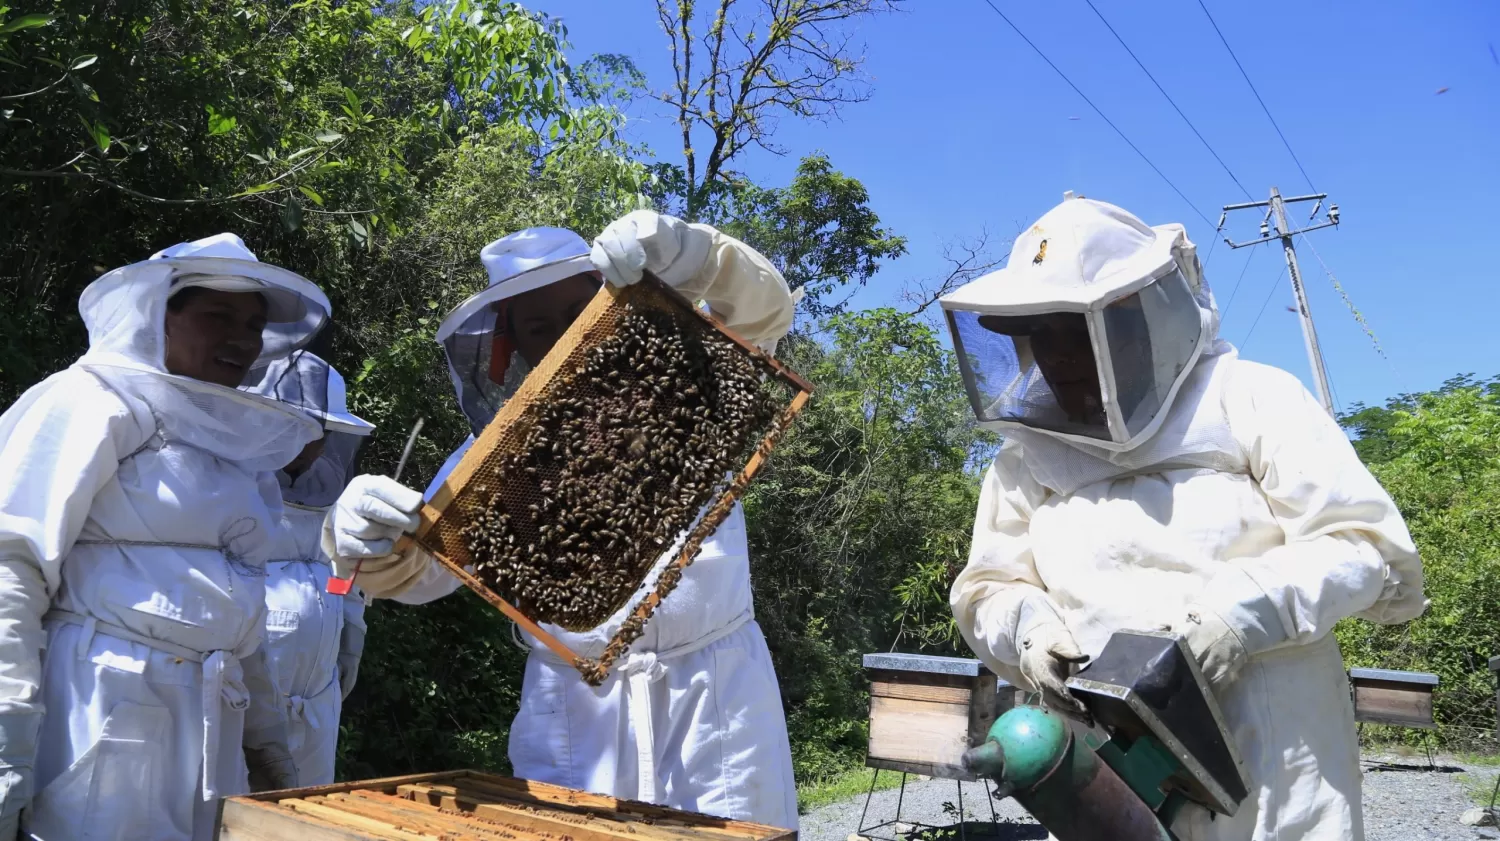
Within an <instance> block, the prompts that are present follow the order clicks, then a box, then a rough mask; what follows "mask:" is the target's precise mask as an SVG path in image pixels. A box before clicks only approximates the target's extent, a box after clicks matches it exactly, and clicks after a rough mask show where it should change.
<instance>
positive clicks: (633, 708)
mask: <svg viewBox="0 0 1500 841" xmlns="http://www.w3.org/2000/svg"><path fill="white" fill-rule="evenodd" d="M754 618H755V613H754V611H753V610H746V611H745V612H743V613H741V614H740V615H739V616H736V617H735V618H734V619H733V620H732V621H730V622H729V624H727V625H724V626H722V627H720V628H719V629H718V630H715V631H713V632H711V633H708V634H706V635H704V636H702V637H699V638H698V639H696V640H693V641H692V642H689V643H686V644H684V645H679V646H677V647H676V648H669V649H667V650H666V651H632V652H631V653H629V654H627V655H626V656H625V659H624V660H622V661H620V663H619V666H618V671H619V673H620V674H621V675H623V676H624V677H625V707H626V709H627V710H629V712H630V726H631V728H632V729H633V730H635V761H636V775H635V776H636V787H637V788H636V799H637V800H639V801H641V802H642V803H656V802H657V787H658V783H657V779H656V734H655V731H654V729H653V727H652V723H651V707H652V704H651V684H653V683H655V682H656V681H658V680H661V679H662V678H663V677H664V676H666V674H667V666H666V663H664V662H663V661H664V660H674V659H676V658H678V657H683V656H686V655H688V654H692V653H693V652H695V651H702V650H703V649H705V648H707V647H709V646H710V645H713V644H714V643H716V642H718V641H719V640H721V639H723V638H725V637H727V636H729V635H730V634H732V633H734V632H735V631H738V630H739V629H741V628H743V627H745V625H747V624H749V622H750V620H751V619H754ZM531 656H533V657H540V658H542V659H543V660H545V661H547V662H549V663H552V664H555V665H562V666H568V665H569V664H567V663H566V662H564V661H563V659H562V658H561V657H558V656H557V655H556V654H554V653H552V652H551V651H550V650H548V649H546V648H543V647H540V646H534V647H532V649H531ZM570 668H571V666H570Z"/></svg>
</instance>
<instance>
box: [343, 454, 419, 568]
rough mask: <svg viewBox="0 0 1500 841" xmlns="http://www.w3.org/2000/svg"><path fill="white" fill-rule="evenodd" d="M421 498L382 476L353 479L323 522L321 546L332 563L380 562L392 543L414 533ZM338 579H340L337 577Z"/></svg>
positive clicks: (417, 493) (392, 545)
mask: <svg viewBox="0 0 1500 841" xmlns="http://www.w3.org/2000/svg"><path fill="white" fill-rule="evenodd" d="M421 507H422V494H421V493H419V492H417V491H414V490H412V489H411V488H408V487H406V486H405V485H402V484H400V483H399V482H397V481H395V480H394V479H387V478H386V477H384V476H369V475H366V476H356V477H354V481H352V482H350V483H349V487H347V488H345V489H344V492H343V493H342V494H339V499H338V502H335V503H334V505H333V510H332V511H330V512H328V517H327V518H326V519H325V520H324V521H323V539H324V541H325V543H326V541H328V540H329V539H330V537H331V539H332V541H333V546H331V547H329V546H326V545H325V546H324V547H323V548H324V549H325V550H327V552H328V556H329V557H330V558H333V559H334V561H335V563H337V562H338V561H341V560H345V559H348V558H382V557H385V556H386V555H389V554H391V553H392V552H394V551H395V546H396V539H397V538H398V537H400V536H401V535H402V534H404V533H405V532H409V531H415V530H416V528H417V524H418V522H419V520H418V518H417V511H418V510H419V509H420V508H421ZM340 577H342V576H340Z"/></svg>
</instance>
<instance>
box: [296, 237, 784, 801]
mask: <svg viewBox="0 0 1500 841" xmlns="http://www.w3.org/2000/svg"><path fill="white" fill-rule="evenodd" d="M480 259H481V261H482V262H483V263H484V266H485V269H486V270H487V271H488V272H489V276H490V285H489V288H488V289H486V290H484V291H483V292H480V293H479V294H477V295H475V296H473V297H472V298H470V299H468V300H467V301H465V302H464V303H462V304H460V305H459V306H458V307H457V308H456V309H455V310H454V311H453V312H452V314H450V315H449V316H448V317H447V318H446V319H445V320H444V321H443V324H442V326H441V327H439V328H438V339H439V341H441V342H442V344H443V348H444V350H445V351H446V353H447V357H448V364H449V369H450V372H451V374H452V376H453V384H454V387H455V389H456V390H457V392H458V399H459V404H460V405H461V406H462V407H463V410H464V412H465V414H466V415H468V418H469V421H470V423H471V424H472V426H473V430H474V432H475V433H476V434H477V433H479V432H480V431H481V430H482V429H483V428H484V427H485V425H486V424H488V423H489V421H490V419H491V418H493V417H494V415H495V413H496V411H498V410H499V408H500V406H501V405H502V404H503V403H504V402H505V400H506V399H508V398H509V397H510V395H511V394H513V393H514V392H515V390H516V388H517V387H518V386H519V385H520V383H521V381H522V380H523V379H524V378H525V375H526V373H527V372H528V371H529V370H530V369H531V368H532V367H533V366H535V365H536V364H537V363H539V362H540V361H541V359H542V357H544V356H545V355H546V353H547V351H548V350H550V349H551V347H552V345H553V344H554V343H556V342H557V340H558V339H559V338H560V337H561V336H562V334H563V333H564V332H566V331H567V329H568V327H569V325H571V324H572V323H573V320H574V319H576V318H577V317H578V315H579V314H580V313H581V312H582V311H583V309H584V307H585V306H587V304H588V302H589V300H590V299H591V298H592V297H593V296H594V294H595V293H596V292H597V291H598V289H599V285H600V283H601V281H600V276H601V275H602V276H603V278H604V279H605V280H607V281H608V282H610V283H613V284H616V285H619V286H624V285H628V284H631V283H635V282H637V281H639V280H640V279H641V272H642V270H647V271H650V272H651V273H653V274H654V275H656V276H657V277H659V278H661V279H662V280H663V281H665V282H666V283H668V284H670V285H671V286H674V287H676V288H677V289H678V290H679V291H680V292H682V293H683V294H685V295H687V296H688V297H689V298H690V299H694V300H697V299H702V300H703V301H705V302H706V303H707V304H708V305H709V308H710V309H711V310H712V311H713V312H714V313H715V314H717V315H718V316H719V317H720V318H721V319H723V320H724V321H725V323H727V324H728V325H729V327H731V328H732V329H734V330H735V331H737V332H738V333H739V334H740V335H741V336H743V337H744V338H746V339H747V340H748V341H751V342H754V343H755V344H757V345H760V346H761V347H763V348H765V349H767V350H773V349H774V348H775V345H776V342H777V340H779V339H780V338H782V337H783V336H785V335H786V333H787V331H788V330H789V329H790V328H791V323H792V307H793V302H792V297H791V295H789V294H788V292H787V287H786V281H784V280H783V279H782V277H781V274H780V273H779V272H778V271H777V270H776V269H775V268H774V267H773V266H772V265H771V264H770V263H769V262H768V261H767V260H766V259H765V258H764V257H763V256H761V255H760V254H758V253H756V252H755V251H754V250H752V249H751V248H749V247H748V246H746V245H745V244H744V243H741V242H739V241H738V240H735V239H733V238H732V237H729V236H726V235H724V234H722V233H720V232H719V231H717V230H715V229H713V228H711V227H708V226H706V225H696V224H688V223H685V222H682V221H681V220H678V219H675V218H673V217H670V216H663V215H660V214H657V213H653V212H650V211H636V212H634V213H631V214H630V215H628V216H626V217H624V218H623V219H620V220H619V221H617V222H615V223H614V224H612V225H610V226H609V227H608V228H607V229H606V230H605V231H604V233H603V234H601V235H600V236H599V238H598V239H597V240H596V241H595V242H594V246H593V249H592V251H591V250H590V248H589V247H588V245H587V244H586V243H585V242H584V241H583V239H582V238H580V237H579V236H578V235H577V234H575V233H573V232H571V231H566V230H561V229H557V228H531V229H529V230H525V231H520V232H518V233H515V234H512V235H510V236H508V237H504V238H502V239H500V240H497V241H495V242H493V243H491V244H490V245H488V246H486V247H485V249H484V251H483V252H482V254H481V255H480ZM473 440H474V439H473V438H472V437H471V438H470V439H469V441H468V442H466V443H465V445H464V446H463V447H461V448H459V450H458V451H457V452H455V453H454V454H453V455H452V457H450V458H449V459H448V462H447V464H445V465H444V466H443V470H442V472H441V473H439V475H438V477H437V479H435V480H434V482H433V485H432V487H430V488H429V489H428V495H429V496H430V495H431V494H432V493H433V492H434V491H435V490H436V488H437V487H438V485H440V484H441V482H442V480H443V479H444V478H445V477H446V476H447V474H448V472H449V471H451V470H452V469H453V467H454V466H455V465H457V463H458V461H459V459H460V458H461V457H462V456H463V453H464V452H465V451H466V450H467V449H468V446H469V444H471V443H472V442H473ZM421 501H422V499H421V496H420V495H418V494H416V493H415V492H412V491H408V490H405V489H402V488H400V487H399V486H397V485H395V484H394V483H391V482H389V480H380V479H378V478H377V477H360V479H357V480H355V483H354V484H353V485H351V486H350V489H349V491H348V492H346V493H345V495H344V496H343V498H342V499H341V500H340V502H339V504H338V505H337V506H336V507H335V509H334V513H333V514H332V515H330V517H329V520H328V522H327V526H326V533H325V535H326V536H325V543H324V545H325V547H326V548H328V549H329V550H330V552H331V554H334V555H335V556H336V557H335V565H336V566H337V567H339V568H340V569H341V570H343V571H344V572H342V573H341V574H347V571H348V570H350V569H352V568H353V563H354V561H355V559H357V558H359V557H365V558H366V560H365V561H364V565H363V567H362V569H361V572H360V574H359V579H358V580H359V584H360V585H361V586H363V587H365V589H366V590H367V591H368V592H369V593H370V594H371V595H373V596H376V597H382V596H384V597H395V598H397V599H398V600H399V601H405V602H412V603H419V602H424V601H430V600H431V599H434V598H437V597H439V596H441V595H443V594H445V593H448V592H451V591H452V590H454V589H455V588H456V587H457V586H458V583H457V580H456V579H454V578H453V577H452V576H451V575H448V574H447V573H445V572H444V571H443V570H442V568H441V567H439V566H438V565H437V564H436V563H434V562H432V561H430V560H429V559H428V558H427V557H425V556H424V555H423V553H421V551H420V550H411V551H409V552H407V553H406V554H405V555H401V556H397V555H392V554H390V553H391V548H392V541H393V540H394V539H395V538H396V537H398V536H399V535H400V533H401V531H402V530H403V529H408V530H409V529H411V528H414V527H415V524H416V520H415V517H414V516H413V515H412V513H411V512H414V511H415V510H416V509H417V507H418V506H419V505H420V503H421ZM674 554H675V553H674V552H668V553H666V554H665V555H663V556H662V559H661V560H660V561H659V562H658V564H657V568H658V569H660V567H661V566H662V565H664V564H665V563H666V562H667V561H668V560H669V559H671V557H672V556H673V555H674ZM655 578H656V576H655V574H654V573H653V574H651V575H649V576H648V577H647V583H646V585H644V586H643V588H642V591H641V592H642V593H644V592H645V591H646V589H648V588H649V587H650V586H651V584H653V583H654V581H655ZM638 595H639V594H638ZM631 604H632V605H633V604H634V600H632V602H631ZM627 609H628V608H626V609H622V610H621V611H620V612H619V613H617V614H616V615H615V616H613V617H611V618H610V619H609V621H607V622H605V623H604V624H603V625H601V626H599V627H598V628H596V629H594V630H592V631H588V632H584V633H570V632H567V631H564V630H563V629H561V628H557V627H551V626H549V627H548V628H547V630H548V631H549V632H550V633H552V634H554V635H556V636H557V637H558V638H559V639H561V640H562V641H563V642H564V643H565V644H566V645H567V646H568V647H569V648H570V649H572V650H573V651H575V652H577V653H579V654H580V655H582V656H585V657H590V656H597V655H598V654H599V653H601V652H602V650H603V648H604V645H605V643H606V641H607V640H609V639H610V637H612V636H613V635H614V633H615V631H616V629H618V628H619V626H620V623H621V622H622V621H623V620H624V617H625V613H626V610H627ZM527 642H528V644H529V647H530V652H531V654H530V657H529V658H528V659H527V664H526V680H525V684H524V687H523V688H522V692H521V709H520V712H519V713H518V714H517V716H516V720H515V723H514V724H513V725H512V727H511V731H510V759H511V764H512V765H513V766H514V768H515V773H516V774H517V775H518V776H521V777H525V778H529V779H534V780H541V781H545V782H549V783H555V784H558V785H564V786H569V787H573V788H580V789H587V790H590V791H595V792H602V793H607V794H611V795H615V796H619V797H625V798H631V799H639V800H644V801H649V802H655V803H661V804H665V805H668V806H672V807H675V808H680V809H688V810H692V811H696V812H704V813H707V814H711V815H718V816H721V817H726V818H732V819H738V820H749V821H757V822H761V823H766V824H770V825H773V826H778V827H787V828H795V827H796V826H797V794H796V787H795V785H794V784H793V780H792V764H791V748H790V745H789V743H788V740H787V734H786V720H785V716H784V714H783V712H782V708H781V696H780V690H779V689H778V687H777V682H776V675H775V672H774V671H773V670H772V667H771V658H770V652H769V651H768V650H767V648H766V643H765V638H764V636H762V634H761V631H760V627H759V626H758V625H756V624H755V619H754V611H753V609H752V606H751V594H750V558H749V549H748V547H747V545H746V537H745V517H744V512H743V511H742V510H741V509H740V507H739V506H738V505H736V506H735V508H734V510H733V513H731V514H730V515H729V517H728V518H727V519H726V520H725V521H724V523H723V524H722V525H720V526H719V528H718V530H717V531H716V532H715V533H714V534H713V536H712V537H710V538H709V539H708V540H706V541H704V543H703V551H702V553H701V554H700V555H699V556H698V559H697V560H696V561H695V562H694V563H693V565H692V566H690V567H688V569H687V571H686V574H684V575H683V578H682V583H681V584H680V585H678V587H677V589H676V591H675V592H673V594H672V597H671V598H670V599H667V600H666V601H664V602H662V604H661V607H659V608H658V609H657V611H656V614H655V615H654V616H653V617H652V619H651V621H650V622H649V623H648V624H647V625H646V628H645V635H644V636H643V637H642V638H641V639H640V641H638V642H636V643H635V644H634V645H632V646H631V653H630V654H629V656H628V657H627V658H625V660H624V661H623V662H622V663H621V664H620V665H619V667H618V668H617V669H616V670H615V671H614V672H613V673H612V674H611V675H610V677H609V679H608V680H607V681H606V682H605V683H604V685H603V686H601V687H599V688H597V689H595V688H591V687H589V686H588V685H586V684H585V683H584V682H583V681H582V680H581V679H580V678H579V675H578V673H577V672H576V671H575V670H574V669H573V668H572V667H571V666H569V665H567V664H565V663H563V662H562V661H561V660H559V659H557V658H556V657H555V656H554V655H553V654H551V653H550V652H549V651H547V650H546V649H545V648H543V647H542V645H541V644H540V643H538V642H537V641H536V640H534V639H529V638H528V640H527Z"/></svg>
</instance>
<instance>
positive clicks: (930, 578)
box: [745, 309, 992, 781]
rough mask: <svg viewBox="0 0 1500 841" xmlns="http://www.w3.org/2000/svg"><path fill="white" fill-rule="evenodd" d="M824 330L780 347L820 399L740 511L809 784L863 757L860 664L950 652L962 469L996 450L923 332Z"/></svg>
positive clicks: (966, 487)
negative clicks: (875, 658)
mask: <svg viewBox="0 0 1500 841" xmlns="http://www.w3.org/2000/svg"><path fill="white" fill-rule="evenodd" d="M827 327H828V331H827V340H826V342H819V341H815V340H813V339H811V338H807V337H798V338H795V339H794V340H793V341H792V342H791V343H790V346H789V347H787V348H786V350H785V352H784V354H783V356H784V358H785V360H786V361H787V362H788V363H789V364H791V365H792V366H793V367H794V368H796V369H797V370H799V371H801V372H803V373H804V374H805V375H806V376H808V377H809V378H810V379H811V380H812V381H813V382H814V383H815V384H816V385H817V387H818V392H817V395H816V397H815V399H814V400H813V402H812V403H810V404H809V408H808V409H807V410H806V411H805V412H804V413H803V415H802V417H801V418H800V419H799V421H798V423H797V425H796V426H795V427H794V428H793V431H792V432H791V433H790V434H789V435H788V437H787V438H786V439H785V441H784V443H783V444H782V446H781V447H780V448H779V450H778V452H777V453H776V454H775V455H774V456H773V458H772V460H771V461H770V463H769V465H768V468H767V470H765V471H764V472H763V473H762V475H761V477H760V478H759V479H757V481H756V484H754V485H752V486H751V489H750V493H749V495H748V497H747V500H746V504H745V508H746V515H747V521H748V523H749V528H750V547H751V566H752V572H753V581H754V586H755V596H756V599H755V603H756V618H757V619H758V620H759V622H760V623H761V625H762V626H763V627H764V628H765V631H766V638H767V640H768V641H769V643H770V646H771V652H772V656H773V657H774V658H775V661H776V665H777V674H778V675H779V677H780V680H781V687H782V693H783V695H784V696H785V698H786V701H787V714H788V726H789V727H790V730H791V737H792V750H793V755H794V757H795V759H796V762H797V772H798V775H799V779H801V780H803V781H807V780H808V779H813V778H817V777H819V776H822V775H825V774H828V773H832V772H834V771H837V770H841V769H843V768H844V767H847V765H848V764H849V763H850V762H852V761H857V759H858V757H860V756H862V752H863V750H864V748H865V731H864V722H865V717H866V701H865V687H864V682H863V679H862V677H861V672H860V663H861V657H862V655H864V654H866V653H869V652H873V651H886V650H890V649H891V648H892V647H893V646H896V645H898V644H899V645H901V647H902V648H903V649H904V650H928V651H933V652H935V653H958V651H957V646H959V645H961V643H959V642H958V640H957V637H956V635H954V634H953V633H951V627H952V617H951V615H950V614H948V613H947V584H948V582H949V581H951V576H952V574H954V573H956V571H957V566H958V565H961V563H962V561H961V559H963V558H966V557H967V554H968V533H969V527H970V524H972V522H973V519H974V508H975V506H976V505H977V503H978V491H979V481H978V477H977V476H976V475H974V474H973V473H972V472H970V471H968V470H967V469H966V468H967V466H968V465H970V464H972V463H974V462H975V457H976V454H977V453H979V454H982V452H983V451H984V450H985V449H986V448H987V447H988V446H989V445H990V444H991V443H992V442H991V440H990V438H989V437H988V436H987V435H985V434H983V433H982V432H981V431H980V430H978V428H977V427H976V426H975V424H974V423H973V420H972V414H971V413H970V411H969V407H968V401H967V399H966V398H965V396H964V390H963V385H962V382H961V380H960V378H959V374H958V369H957V366H956V364H955V361H954V359H953V356H952V354H951V352H950V351H948V350H947V349H946V348H945V347H943V344H942V342H941V341H940V339H939V336H938V334H937V333H936V331H934V330H933V328H932V327H931V326H929V325H928V324H926V323H924V322H923V321H922V320H921V319H919V318H918V317H916V316H912V315H908V314H903V313H899V312H897V311H895V310H892V309H880V310H873V311H869V312H862V313H850V314H846V315H840V316H835V317H834V318H832V319H831V320H830V321H829V322H828V325H827ZM935 560H936V561H937V562H938V563H939V564H941V565H942V568H941V569H939V570H938V571H937V572H936V573H935V574H934V572H933V571H932V570H931V568H930V567H929V565H930V564H931V563H933V562H934V561H935ZM923 579H926V583H925V585H924V583H923ZM924 586H925V589H924Z"/></svg>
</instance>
